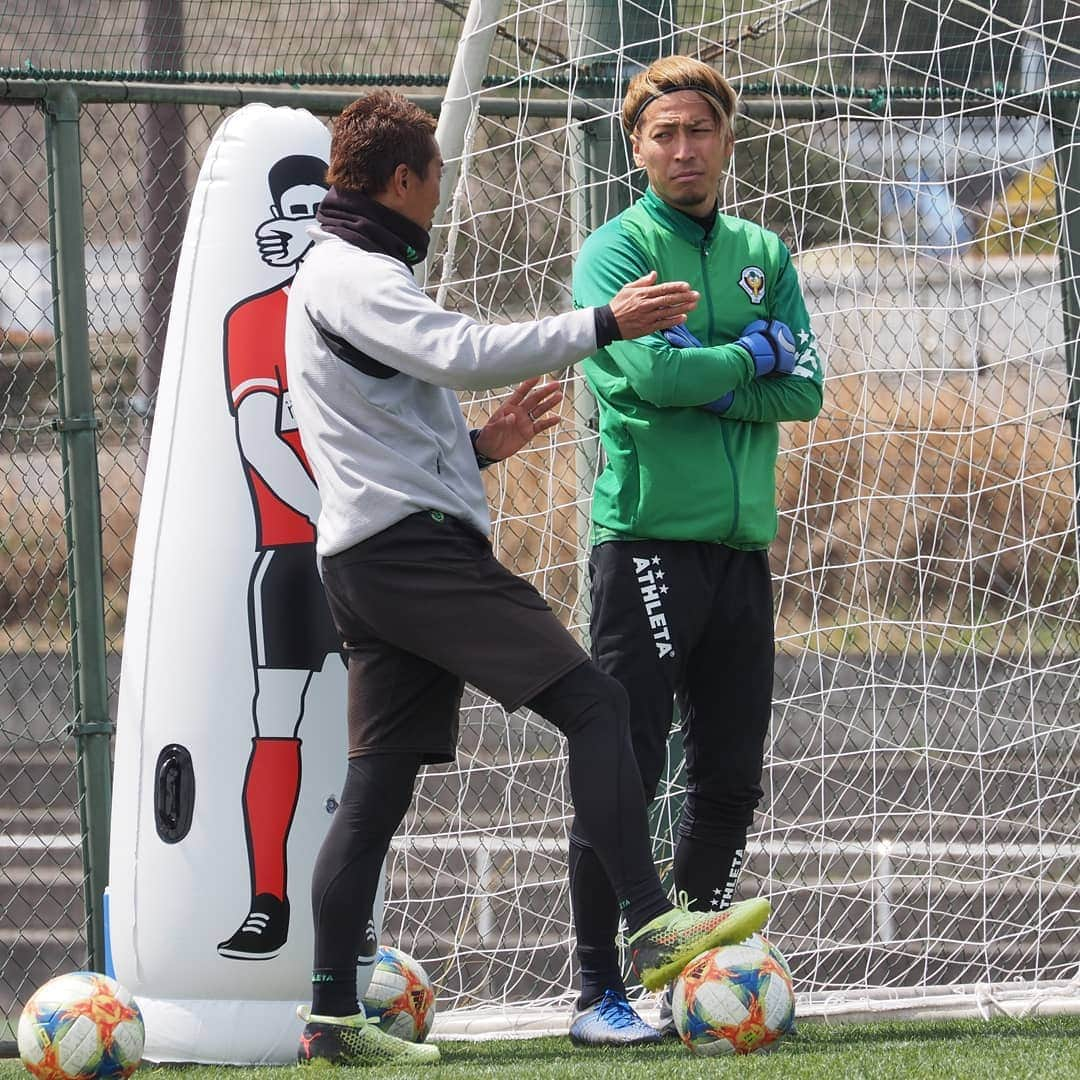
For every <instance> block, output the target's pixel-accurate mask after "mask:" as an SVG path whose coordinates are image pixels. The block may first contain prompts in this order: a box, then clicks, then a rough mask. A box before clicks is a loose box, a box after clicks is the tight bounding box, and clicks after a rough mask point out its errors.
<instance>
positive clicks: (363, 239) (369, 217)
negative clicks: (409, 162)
mask: <svg viewBox="0 0 1080 1080" xmlns="http://www.w3.org/2000/svg"><path fill="white" fill-rule="evenodd" d="M316 218H317V219H318V222H319V224H320V225H321V226H322V227H323V228H324V229H325V230H326V231H327V232H328V233H331V234H332V235H334V236H337V237H339V238H340V239H342V240H344V241H345V242H346V243H349V244H355V245H356V246H357V247H358V248H362V249H363V250H364V251H377V252H379V253H380V254H382V255H392V256H393V257H394V258H395V259H400V260H401V261H402V262H403V263H404V264H405V265H406V266H407V267H409V268H410V269H411V268H412V267H414V266H415V265H416V264H417V263H418V262H423V261H424V259H425V258H426V257H427V253H428V240H429V237H428V234H427V232H426V231H425V230H424V229H421V228H420V226H419V225H417V224H416V222H414V221H410V220H409V219H408V218H407V217H404V216H403V215H401V214H399V213H397V211H396V210H391V209H390V208H389V207H387V206H383V205H382V203H379V202H376V201H375V200H374V199H372V198H371V197H370V196H368V195H364V194H362V193H361V192H359V191H349V190H347V189H346V190H341V189H339V188H336V187H332V188H331V189H330V190H329V191H328V192H327V193H326V195H325V196H324V197H323V200H322V202H321V203H320V204H319V211H318V213H317V214H316Z"/></svg>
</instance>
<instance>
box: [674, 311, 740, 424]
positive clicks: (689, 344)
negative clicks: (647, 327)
mask: <svg viewBox="0 0 1080 1080" xmlns="http://www.w3.org/2000/svg"><path fill="white" fill-rule="evenodd" d="M660 333H662V334H663V335H664V337H665V338H666V339H667V343H668V344H669V345H673V346H674V347H675V348H676V349H703V348H704V347H705V346H704V345H702V343H701V342H700V341H698V339H697V338H696V337H694V335H693V334H691V333H690V331H689V330H687V329H686V323H679V325H678V326H672V327H671V328H669V329H667V330H661V331H660ZM734 400H735V391H734V390H729V391H728V392H727V393H726V394H725V395H724V396H723V397H722V398H717V399H716V401H710V402H709V403H708V405H702V406H701V407H702V408H703V409H707V410H708V411H709V412H711V413H716V415H717V416H719V415H720V414H721V413H724V412H727V410H728V409H729V408H730V407H731V403H732V402H733V401H734Z"/></svg>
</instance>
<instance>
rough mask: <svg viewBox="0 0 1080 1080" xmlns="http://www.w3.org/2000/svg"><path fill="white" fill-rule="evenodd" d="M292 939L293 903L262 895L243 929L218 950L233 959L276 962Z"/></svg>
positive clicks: (256, 901) (252, 903)
mask: <svg viewBox="0 0 1080 1080" xmlns="http://www.w3.org/2000/svg"><path fill="white" fill-rule="evenodd" d="M288 936H289V901H288V900H279V899H278V898H277V897H276V896H274V895H272V894H271V893H259V895H258V896H256V897H255V899H254V900H252V901H251V911H249V912H248V916H247V918H246V919H245V920H244V922H243V924H242V925H241V927H240V929H239V930H237V931H236V933H235V934H233V936H232V937H231V938H229V939H228V940H227V941H220V942H218V947H217V951H218V953H219V954H220V955H222V956H227V957H229V958H230V959H232V960H272V959H273V958H274V957H275V956H277V954H278V953H279V952H281V946H282V945H284V944H285V941H286V939H287V938H288Z"/></svg>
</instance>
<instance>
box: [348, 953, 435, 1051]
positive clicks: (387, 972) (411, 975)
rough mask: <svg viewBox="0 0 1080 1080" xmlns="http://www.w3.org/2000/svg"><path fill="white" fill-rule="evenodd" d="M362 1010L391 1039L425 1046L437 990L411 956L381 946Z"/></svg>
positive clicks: (432, 1020)
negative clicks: (376, 1021)
mask: <svg viewBox="0 0 1080 1080" xmlns="http://www.w3.org/2000/svg"><path fill="white" fill-rule="evenodd" d="M363 1006H364V1012H365V1013H367V1015H368V1016H373V1017H376V1018H377V1019H378V1021H379V1027H380V1029H381V1030H383V1031H385V1032H386V1033H387V1034H388V1035H393V1036H395V1037H396V1038H398V1039H405V1040H406V1041H407V1042H423V1041H424V1039H426V1038H427V1036H428V1032H429V1031H431V1025H432V1023H433V1022H434V1020H435V988H434V987H433V986H432V985H431V980H430V979H429V978H428V977H427V972H425V971H424V969H423V968H422V967H421V966H420V964H419V963H417V961H415V960H414V959H413V958H412V957H411V956H409V954H408V953H403V952H402V951H401V950H400V949H393V948H391V947H390V946H388V945H382V946H380V947H379V952H378V954H377V955H376V957H375V971H374V973H373V974H372V976H371V985H370V986H369V987H368V989H367V993H366V994H364V1000H363Z"/></svg>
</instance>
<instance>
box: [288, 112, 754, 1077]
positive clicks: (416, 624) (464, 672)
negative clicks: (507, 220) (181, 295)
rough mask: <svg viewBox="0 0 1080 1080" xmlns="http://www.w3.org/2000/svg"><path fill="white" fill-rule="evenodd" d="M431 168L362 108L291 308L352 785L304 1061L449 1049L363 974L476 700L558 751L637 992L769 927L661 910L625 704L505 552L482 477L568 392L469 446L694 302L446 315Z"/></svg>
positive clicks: (399, 123) (419, 117) (324, 860)
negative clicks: (391, 857) (380, 1002)
mask: <svg viewBox="0 0 1080 1080" xmlns="http://www.w3.org/2000/svg"><path fill="white" fill-rule="evenodd" d="M440 170H441V159H440V156H439V150H438V146H437V144H436V142H435V139H434V122H433V121H432V119H431V118H430V117H429V116H428V115H427V114H426V113H424V112H422V111H421V110H420V109H418V108H416V107H415V106H413V105H412V104H410V103H409V102H408V101H407V100H406V99H405V98H403V97H401V96H400V95H398V94H394V93H390V92H387V91H378V92H376V93H373V94H371V95H368V96H367V97H364V98H361V99H359V100H358V101H356V102H354V103H353V104H352V105H350V106H349V107H348V108H347V109H346V110H345V111H344V112H343V113H342V115H341V116H340V117H339V119H338V120H337V122H336V123H335V125H334V137H333V141H332V144H331V151H330V170H329V173H328V181H329V183H330V184H331V185H332V186H331V188H330V191H329V192H328V194H327V196H326V198H325V199H324V200H323V202H322V205H321V207H320V208H319V213H318V220H319V224H320V228H319V229H318V230H316V231H315V232H314V237H315V241H316V243H315V246H314V248H313V249H312V251H311V252H310V254H309V255H308V256H307V259H306V260H305V262H304V265H303V266H302V268H301V269H300V271H299V272H298V274H297V276H296V279H295V282H294V284H293V288H292V291H291V293H290V296H289V308H288V316H287V321H286V334H285V340H286V358H287V364H288V381H289V388H290V393H291V407H292V409H293V411H294V415H295V418H296V420H297V423H298V425H299V430H300V436H301V439H302V442H303V445H304V449H305V452H306V453H307V456H308V460H309V463H310V464H311V467H312V470H313V472H314V474H315V479H316V482H317V483H318V486H319V494H320V499H321V511H320V515H319V522H318V542H317V550H318V553H319V558H320V568H321V571H322V576H323V583H324V586H325V588H326V593H327V598H328V600H329V604H330V610H331V613H332V614H333V617H334V622H335V625H336V627H337V630H338V632H339V634H340V635H341V637H342V640H343V644H344V648H345V652H346V655H347V657H348V663H349V691H348V694H349V701H348V729H349V739H348V747H349V749H348V757H349V761H348V773H347V777H346V781H345V786H344V789H343V791H342V796H341V802H340V805H339V807H338V810H337V811H336V813H335V814H334V817H333V820H332V822H331V825H330V829H329V831H328V833H327V836H326V840H325V841H324V843H323V846H322V848H321V849H320V852H319V855H318V858H317V861H316V864H315V870H314V874H313V881H312V911H313V917H314V923H315V958H314V969H313V973H312V984H313V1000H312V1006H311V1009H310V1010H309V1009H307V1008H306V1007H305V1008H304V1009H302V1010H301V1016H302V1018H303V1019H304V1020H305V1021H306V1026H305V1028H304V1033H303V1036H302V1038H301V1045H300V1049H299V1052H298V1059H299V1060H300V1061H301V1062H310V1061H322V1062H327V1061H329V1062H334V1063H338V1064H344V1065H364V1064H374V1063H377V1062H380V1061H387V1060H391V1059H395V1058H402V1059H407V1060H409V1061H414V1062H416V1063H422V1062H425V1061H435V1060H438V1056H439V1055H438V1049H437V1048H436V1047H434V1046H427V1045H423V1044H420V1045H413V1044H410V1043H404V1042H402V1041H401V1040H398V1039H394V1038H392V1037H391V1036H388V1035H385V1034H383V1033H382V1032H380V1031H378V1029H377V1028H376V1027H375V1026H374V1025H373V1024H372V1023H370V1022H368V1021H366V1020H365V1018H364V1015H363V1012H362V1010H361V1008H360V1006H359V1004H358V1001H357V995H356V957H357V955H358V954H359V952H360V946H361V939H362V935H363V931H364V927H365V926H366V924H367V920H368V917H369V915H370V912H371V908H372V903H373V900H374V897H375V892H376V889H377V888H378V886H379V882H380V872H381V865H382V862H383V858H384V856H385V855H386V852H387V850H388V848H389V844H390V839H391V837H392V836H393V833H394V831H395V829H396V828H397V826H398V824H399V823H400V821H401V819H402V818H403V817H404V815H405V811H406V810H407V808H408V805H409V802H410V800H411V798H412V791H413V785H414V782H415V779H416V775H417V772H418V770H419V769H420V767H421V766H422V765H425V764H430V763H433V762H445V761H450V760H453V757H454V752H455V746H456V742H457V725H458V706H459V703H460V699H461V693H462V689H463V686H464V683H465V682H469V683H471V684H472V685H474V686H476V687H478V688H479V689H481V690H483V691H484V692H485V693H487V694H489V695H490V696H491V697H493V698H495V699H496V700H498V701H499V702H501V703H502V704H503V705H504V706H505V707H506V708H507V710H514V709H517V708H519V707H521V706H523V705H527V706H528V707H529V708H531V709H533V710H534V711H535V712H537V713H538V714H539V715H541V716H542V717H544V718H545V719H546V720H548V721H549V722H551V723H552V724H553V725H555V726H556V727H557V728H558V729H559V730H560V731H561V732H562V733H563V734H564V735H565V736H566V739H567V744H568V745H567V749H568V759H569V781H570V790H571V796H572V798H573V801H574V808H575V813H576V815H577V821H578V822H579V823H580V824H581V826H582V827H583V828H584V829H585V830H586V832H587V833H588V836H589V839H590V841H591V844H592V846H593V848H594V849H595V850H596V852H597V855H598V857H599V858H600V860H601V862H602V864H603V865H604V868H605V870H606V871H607V873H608V876H609V878H610V880H611V882H612V885H613V887H614V889H615V893H616V895H617V897H618V898H619V904H620V908H621V910H622V913H623V915H624V917H625V919H626V922H627V926H628V930H629V935H630V936H629V944H630V950H631V958H632V962H633V964H634V967H635V970H636V972H637V974H638V976H639V978H640V979H641V981H642V982H643V983H644V984H645V985H646V986H648V987H649V988H651V989H656V988H659V987H660V986H662V985H664V984H665V983H666V982H668V981H670V980H671V979H674V978H675V976H676V975H678V973H679V971H681V969H682V967H683V966H684V965H685V963H687V962H688V961H689V960H690V959H692V958H693V957H694V956H695V955H697V954H698V953H700V952H703V951H704V950H706V949H708V948H712V947H713V946H715V945H717V944H721V943H725V942H730V941H740V940H742V939H743V938H745V937H746V936H748V935H749V934H750V933H752V932H753V931H755V930H757V929H759V928H760V927H761V925H762V924H763V923H764V921H765V919H766V918H767V917H768V913H769V906H768V902H767V901H765V900H760V899H758V900H749V901H745V902H744V903H743V904H740V905H736V906H735V907H732V908H729V909H728V910H727V911H726V912H724V913H722V914H717V913H710V912H704V913H690V912H687V911H685V910H684V909H680V908H673V907H672V906H671V904H670V902H669V901H668V899H667V897H666V895H665V893H664V891H663V888H662V887H661V884H660V881H659V879H658V877H657V874H656V870H655V868H654V866H653V860H652V852H651V849H650V844H649V837H648V828H647V819H646V812H645V802H644V796H643V793H642V784H641V778H640V775H639V774H638V770H637V766H636V764H635V762H634V754H633V749H632V746H631V743H630V738H629V734H628V727H627V700H626V695H625V692H624V691H623V690H622V688H621V687H620V686H619V684H618V683H617V682H616V681H615V680H614V679H611V678H609V677H608V676H606V675H604V674H602V673H601V672H600V671H599V670H598V669H597V668H596V667H594V665H593V664H592V663H591V662H590V661H589V659H588V657H587V656H586V654H585V653H584V652H583V651H582V649H581V648H580V647H579V646H578V645H577V643H576V642H575V641H574V640H573V638H572V637H571V636H570V635H569V634H568V633H567V631H566V630H565V629H564V628H563V626H562V625H561V624H560V623H559V621H558V620H557V619H556V618H555V616H554V614H553V613H552V611H551V609H550V608H549V607H548V606H547V604H546V603H545V602H544V600H543V598H542V597H541V596H540V595H539V593H537V591H536V590H535V589H534V588H533V587H532V586H531V585H529V584H528V583H527V582H525V581H524V580H522V579H521V578H518V577H516V576H515V575H514V574H512V573H510V571H508V570H507V569H506V568H505V567H503V566H502V565H501V564H500V563H499V562H498V561H497V560H496V559H495V557H494V554H493V553H492V550H491V545H490V542H489V540H488V534H489V531H490V521H489V517H488V508H487V504H486V499H485V496H484V488H483V484H482V482H481V478H480V468H482V467H484V466H485V465H487V464H490V463H491V462H493V461H497V460H500V459H502V458H505V457H507V456H509V455H510V454H512V453H514V452H516V451H517V450H518V449H520V448H521V447H522V446H523V445H525V443H527V442H528V441H529V440H530V439H531V438H532V437H533V436H534V435H535V434H536V433H537V432H539V431H541V430H544V429H545V428H546V427H548V426H550V425H551V424H552V423H553V422H554V418H551V417H545V416H544V415H543V414H544V412H545V411H546V410H547V409H548V408H549V407H550V405H551V404H553V403H554V401H555V400H556V398H557V395H556V394H555V393H554V392H553V391H552V390H551V389H549V388H546V387H542V386H536V385H535V382H534V381H529V382H526V383H525V385H524V386H522V387H521V388H519V390H518V391H517V392H516V393H515V394H513V395H511V397H510V398H509V399H508V401H507V402H506V404H505V405H504V406H503V408H502V409H500V410H499V412H497V413H496V414H495V416H493V417H492V419H491V420H490V421H489V422H488V423H487V424H486V425H485V426H484V427H483V428H482V429H480V430H479V431H473V432H470V431H469V430H468V428H467V426H466V424H465V419H464V416H463V415H462V411H461V408H460V405H459V403H458V400H457V396H456V394H455V393H454V391H455V390H480V389H489V388H493V387H498V386H505V385H507V384H508V383H511V382H514V381H516V380H519V379H526V380H531V379H533V377H535V376H538V375H540V374H542V373H544V372H547V371H552V370H555V369H558V368H563V367H566V366H569V365H571V364H574V363H576V362H578V361H579V360H581V359H583V358H584V357H585V356H588V355H590V354H591V353H593V352H595V351H596V350H597V349H598V348H601V347H603V346H604V345H606V344H609V343H610V342H611V341H614V340H618V339H620V338H633V337H639V336H641V335H643V334H646V333H651V332H653V331H655V330H660V329H665V328H670V327H673V326H676V325H678V324H679V323H681V322H682V321H683V320H684V319H685V317H686V312H688V311H690V310H691V309H692V308H693V306H694V304H695V303H696V301H697V294H696V293H694V292H692V290H691V289H690V288H689V286H688V285H686V284H685V283H683V282H674V283H667V284H662V285H660V284H655V275H654V274H649V275H647V276H646V277H644V278H642V279H640V280H639V281H635V282H632V283H631V284H630V285H627V286H626V287H624V288H623V289H622V290H621V291H620V292H619V293H618V294H616V295H615V296H614V297H613V298H612V300H611V302H610V303H609V304H607V305H604V306H602V307H599V308H587V309H584V310H580V311H571V312H568V313H566V314H563V315H554V316H549V317H547V318H544V319H539V320H536V321H531V322H521V323H516V324H512V325H507V326H494V325H485V324H482V323H478V322H476V321H475V320H473V319H470V318H468V317H467V316H465V315H460V314H456V313H453V312H449V311H445V310H444V309H442V308H441V307H439V306H438V305H437V304H436V303H435V302H434V301H433V300H432V299H430V298H429V297H428V296H427V295H426V294H425V293H424V292H423V290H422V289H420V288H419V286H418V285H417V283H416V281H415V280H414V278H413V274H412V269H411V268H412V266H413V265H415V264H416V263H418V262H420V261H421V260H422V259H423V258H424V256H425V255H426V252H427V246H428V230H429V229H430V227H431V221H432V217H433V215H434V212H435V208H436V205H437V203H438V193H439V175H440Z"/></svg>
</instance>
